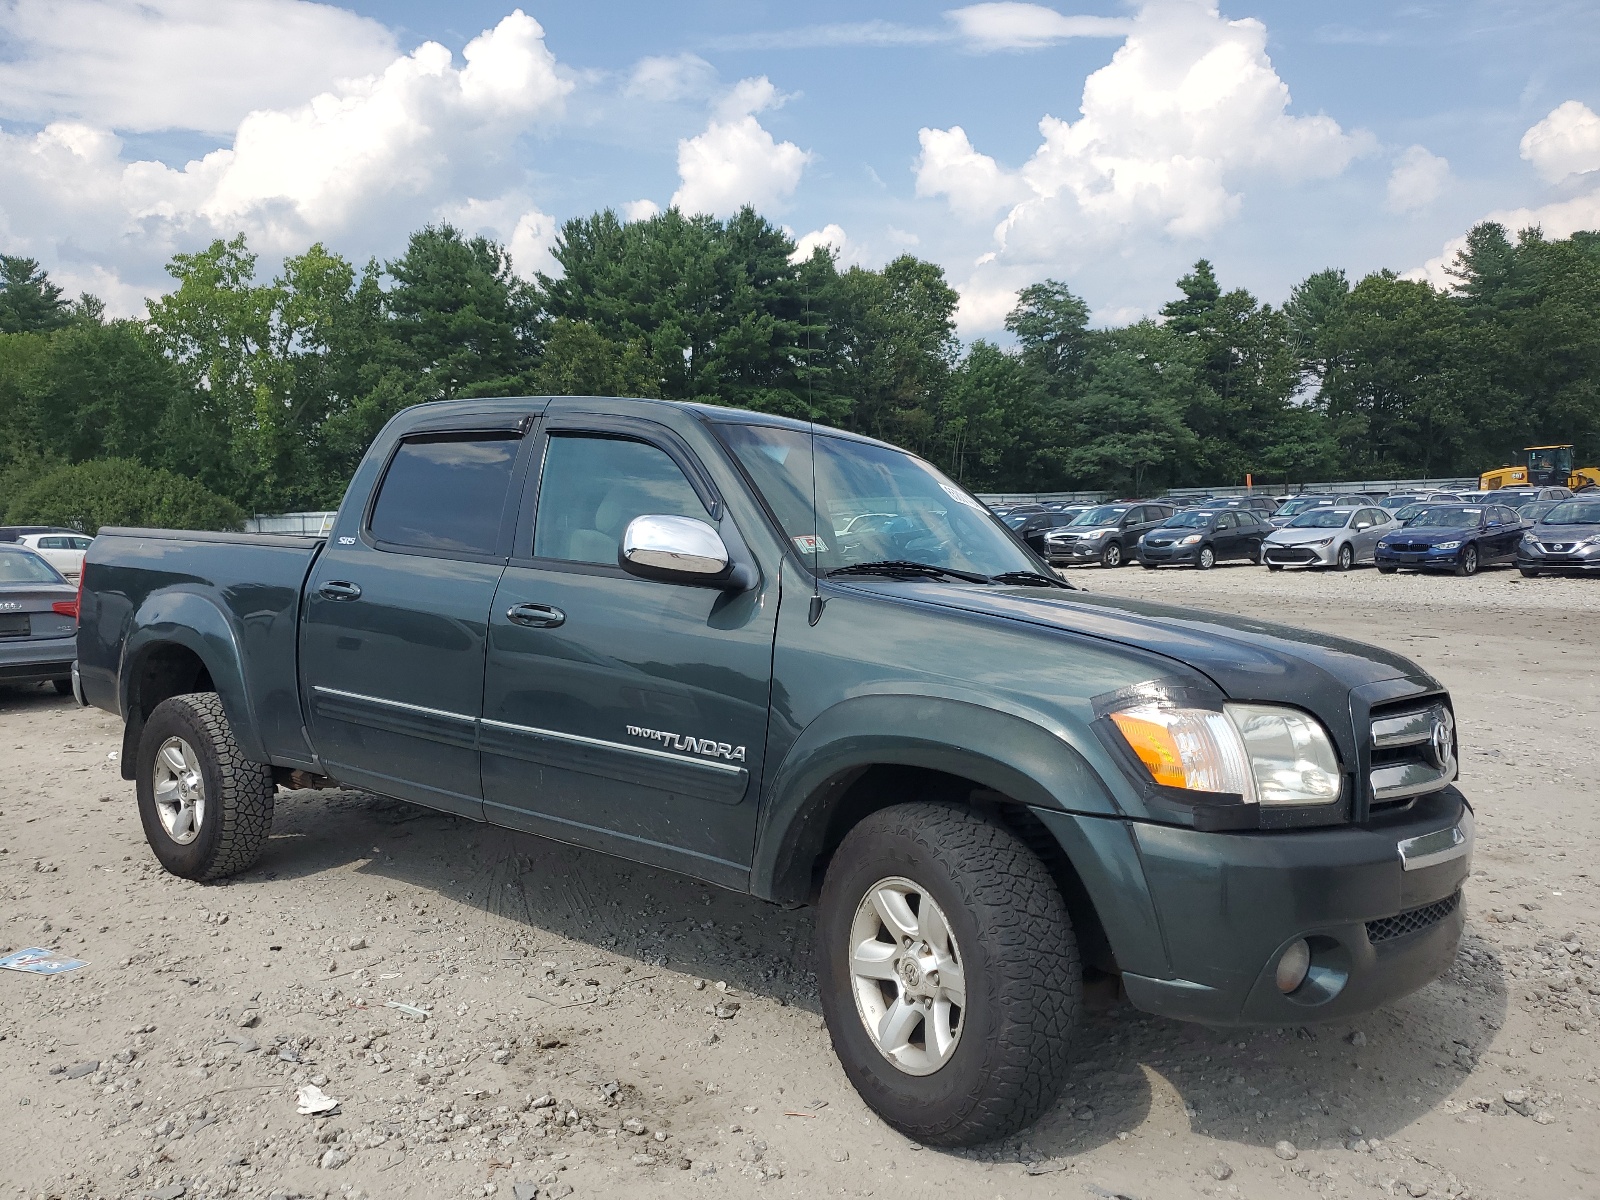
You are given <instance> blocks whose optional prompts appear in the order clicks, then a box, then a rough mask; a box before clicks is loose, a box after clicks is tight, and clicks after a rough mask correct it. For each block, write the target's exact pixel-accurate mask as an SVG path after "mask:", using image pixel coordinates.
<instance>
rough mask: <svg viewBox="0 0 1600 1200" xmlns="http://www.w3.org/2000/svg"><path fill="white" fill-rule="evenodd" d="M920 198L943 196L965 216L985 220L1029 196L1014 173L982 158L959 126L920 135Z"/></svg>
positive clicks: (918, 183) (918, 178) (918, 133)
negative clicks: (997, 211)
mask: <svg viewBox="0 0 1600 1200" xmlns="http://www.w3.org/2000/svg"><path fill="white" fill-rule="evenodd" d="M917 140H918V141H920V142H921V143H922V153H921V154H920V155H918V156H917V195H919V196H944V197H946V198H947V199H948V200H949V201H950V207H952V208H954V209H955V210H956V211H957V212H959V213H962V214H963V215H965V216H973V217H986V216H989V215H991V214H992V213H994V212H995V211H996V210H998V209H1003V208H1009V207H1011V205H1013V204H1015V203H1016V202H1017V201H1018V200H1021V199H1022V198H1023V197H1024V196H1026V195H1027V194H1028V185H1027V183H1026V182H1024V180H1023V179H1022V178H1021V176H1019V175H1017V174H1016V173H1015V172H1008V171H1003V170H1001V169H1000V164H999V163H997V162H995V160H994V159H992V158H990V157H989V156H988V155H987V154H979V153H978V152H977V151H976V150H974V149H973V147H972V142H971V141H969V140H968V138H967V131H966V130H964V129H962V128H961V126H959V125H952V126H951V127H950V128H949V129H922V130H919V131H918V132H917Z"/></svg>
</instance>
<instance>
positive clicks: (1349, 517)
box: [1261, 505, 1400, 571]
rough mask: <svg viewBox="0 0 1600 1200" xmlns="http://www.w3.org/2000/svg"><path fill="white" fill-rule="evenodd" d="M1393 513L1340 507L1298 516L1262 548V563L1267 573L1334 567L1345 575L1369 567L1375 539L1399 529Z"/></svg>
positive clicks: (1367, 507)
mask: <svg viewBox="0 0 1600 1200" xmlns="http://www.w3.org/2000/svg"><path fill="white" fill-rule="evenodd" d="M1399 527H1400V526H1399V522H1398V521H1396V520H1395V519H1394V515H1393V514H1392V513H1388V512H1385V511H1384V510H1383V509H1381V508H1379V507H1378V506H1377V505H1359V506H1357V505H1340V506H1338V507H1335V508H1314V509H1311V510H1310V511H1309V512H1304V513H1301V514H1300V515H1299V516H1297V517H1295V518H1294V519H1293V520H1292V521H1290V522H1289V524H1288V525H1286V526H1284V527H1283V528H1282V529H1275V530H1273V531H1272V532H1271V533H1270V534H1268V535H1267V540H1266V541H1265V542H1263V543H1262V544H1261V561H1262V562H1264V563H1266V564H1267V569H1268V570H1270V571H1281V570H1283V568H1284V567H1336V568H1338V569H1339V570H1341V571H1348V570H1349V569H1350V568H1351V567H1353V566H1355V565H1356V564H1357V563H1369V562H1371V561H1372V558H1373V554H1374V552H1375V550H1376V547H1377V545H1378V539H1379V538H1381V537H1382V536H1383V535H1384V534H1386V533H1389V532H1390V531H1392V530H1395V529H1398V528H1399Z"/></svg>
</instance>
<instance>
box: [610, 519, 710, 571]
mask: <svg viewBox="0 0 1600 1200" xmlns="http://www.w3.org/2000/svg"><path fill="white" fill-rule="evenodd" d="M617 563H618V565H619V566H621V567H622V569H623V570H624V571H627V572H628V573H629V574H630V575H638V576H640V577H641V578H644V579H656V580H661V581H663V582H667V583H698V584H706V585H711V586H722V585H723V584H726V583H729V582H730V577H731V576H732V575H734V574H735V573H736V572H734V571H733V570H732V564H731V560H730V556H729V554H728V547H727V544H726V543H724V542H723V540H722V535H721V534H720V533H718V532H717V531H716V529H715V528H713V527H712V526H711V525H710V524H709V523H708V522H706V521H701V520H698V519H697V518H695V517H675V516H667V515H664V514H649V513H647V514H646V515H644V516H641V517H635V518H634V519H633V520H632V521H630V522H628V528H627V529H626V530H625V531H624V532H623V535H622V546H621V548H620V549H619V550H618V552H617Z"/></svg>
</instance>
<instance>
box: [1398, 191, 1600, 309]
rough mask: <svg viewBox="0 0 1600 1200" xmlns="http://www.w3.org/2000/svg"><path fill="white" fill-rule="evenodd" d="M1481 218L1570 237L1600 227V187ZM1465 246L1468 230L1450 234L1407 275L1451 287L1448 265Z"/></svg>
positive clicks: (1513, 231)
mask: <svg viewBox="0 0 1600 1200" xmlns="http://www.w3.org/2000/svg"><path fill="white" fill-rule="evenodd" d="M1482 220H1483V221H1494V222H1497V223H1498V224H1501V225H1504V226H1505V227H1506V229H1507V230H1509V231H1510V232H1511V234H1512V236H1515V235H1516V234H1517V233H1518V232H1519V231H1521V230H1524V229H1533V228H1538V229H1542V230H1543V231H1544V235H1545V236H1546V237H1549V238H1565V237H1571V236H1572V235H1573V234H1575V233H1578V232H1580V231H1582V230H1590V229H1600V188H1595V189H1594V190H1592V191H1589V192H1587V193H1585V194H1584V195H1581V196H1573V197H1571V198H1570V199H1567V200H1558V201H1556V202H1555V203H1552V204H1544V205H1540V206H1538V207H1536V208H1502V209H1498V210H1496V211H1495V212H1492V213H1489V214H1488V215H1487V216H1485V217H1483V218H1482ZM1466 248H1467V237H1466V235H1465V234H1462V235H1461V236H1460V237H1456V238H1451V239H1450V240H1449V241H1448V242H1446V243H1445V245H1444V249H1443V250H1442V251H1440V253H1439V255H1438V256H1437V257H1436V258H1430V259H1429V260H1428V261H1427V262H1425V263H1424V264H1423V265H1422V266H1420V267H1418V268H1417V269H1416V270H1414V271H1408V272H1406V274H1405V278H1407V279H1425V280H1427V281H1428V282H1429V283H1431V284H1433V285H1434V286H1435V287H1449V286H1450V284H1451V282H1452V279H1451V276H1450V272H1449V270H1448V268H1449V267H1450V266H1451V265H1452V264H1453V263H1454V262H1455V260H1456V255H1457V254H1459V253H1460V252H1461V251H1462V250H1465V249H1466Z"/></svg>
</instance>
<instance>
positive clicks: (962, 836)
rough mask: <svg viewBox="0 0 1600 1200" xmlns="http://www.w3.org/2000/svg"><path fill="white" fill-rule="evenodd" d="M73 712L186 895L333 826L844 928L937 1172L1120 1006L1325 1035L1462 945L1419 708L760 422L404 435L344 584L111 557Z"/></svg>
mask: <svg viewBox="0 0 1600 1200" xmlns="http://www.w3.org/2000/svg"><path fill="white" fill-rule="evenodd" d="M74 682H75V687H76V689H77V695H78V697H79V700H80V701H81V702H83V703H86V704H93V705H97V706H99V707H101V708H104V709H106V710H108V711H110V712H114V713H116V714H118V715H119V716H120V717H121V718H122V719H123V721H124V722H125V728H126V732H125V736H124V742H123V753H122V768H123V775H124V777H125V778H128V779H131V780H133V781H134V783H135V785H136V787H137V792H138V802H139V811H140V815H141V819H142V821H143V824H144V829H145V833H146V836H147V837H148V839H149V842H150V845H151V847H152V849H153V850H154V852H155V854H156V856H157V858H159V859H160V861H161V863H162V864H163V865H164V866H165V867H166V869H167V870H169V871H171V872H174V873H176V874H178V875H181V876H184V877H186V878H189V879H198V880H207V879H216V878H219V877H221V876H225V875H229V874H231V873H234V872H238V871H242V870H244V869H246V868H248V867H249V866H250V865H251V864H252V863H253V862H255V861H256V858H257V856H258V855H259V853H260V852H261V849H262V846H263V844H264V841H265V839H266V837H267V835H268V832H269V829H270V826H271V822H272V807H273V797H274V794H275V792H276V790H277V789H278V788H279V787H330V786H342V787H347V788H360V789H366V790H369V791H373V792H377V793H381V794H382V795H385V796H393V797H398V798H401V799H404V800H408V801H413V802H415V803H417V804H424V805H428V806H431V807H433V808H436V809H442V810H444V811H446V812H451V813H456V814H458V815H460V816H463V817H467V818H470V819H472V820H475V821H485V822H488V823H490V824H493V825H498V826H501V827H504V828H506V829H513V830H519V831H524V832H527V833H533V834H538V835H541V836H544V837H548V838H555V839H557V840H560V841H563V842H567V843H571V844H573V845H576V846H584V847H588V848H590V849H593V850H601V851H604V852H606V853H609V854H614V855H617V856H620V857H623V858H627V859H630V860H633V861H637V862H643V863H650V864H653V865H655V866H658V867H665V868H669V869H671V870H674V871H680V872H683V873H685V874H688V875H693V876H696V877H698V878H700V879H704V880H708V881H710V882H712V883H715V884H719V885H721V886H723V887H727V888H734V889H738V890H740V891H747V892H750V893H753V894H754V895H756V896H758V897H762V898H764V899H767V900H772V901H776V902H784V903H807V902H809V903H814V904H816V906H817V910H818V911H817V920H816V930H817V941H816V947H815V962H816V971H817V977H818V985H819V990H820V997H821V1003H822V1007H823V1010H824V1013H825V1015H826V1018H827V1022H828V1028H829V1030H830V1032H831V1035H832V1038H833V1044H834V1046H835V1048H836V1050H837V1052H838V1054H839V1058H840V1060H841V1061H842V1063H843V1065H844V1068H845V1070H846V1072H847V1073H848V1074H849V1076H850V1079H851V1080H852V1082H853V1083H854V1085H855V1086H856V1087H857V1088H858V1089H859V1091H860V1092H861V1094H862V1096H863V1097H864V1098H865V1099H866V1100H867V1102H868V1103H869V1104H870V1105H872V1107H873V1108H874V1109H876V1110H877V1111H878V1112H879V1113H880V1114H882V1116H883V1117H884V1118H885V1119H886V1120H887V1121H889V1122H890V1123H891V1124H893V1125H894V1126H896V1127H897V1128H899V1129H901V1130H902V1131H904V1132H905V1133H907V1134H908V1135H910V1136H912V1137H914V1138H917V1139H920V1140H922V1141H924V1142H928V1143H931V1144H941V1145H959V1144H968V1143H973V1142H978V1141H982V1140H985V1139H989V1138H994V1137H997V1136H1000V1135H1003V1134H1006V1133H1009V1132H1011V1131H1013V1130H1016V1129H1018V1128H1020V1127H1021V1126H1023V1125H1025V1124H1026V1123H1028V1122H1030V1121H1032V1120H1033V1119H1034V1118H1036V1117H1037V1116H1038V1115H1039V1114H1040V1113H1041V1112H1042V1111H1044V1110H1045V1109H1046V1108H1047V1107H1048V1106H1049V1105H1050V1104H1051V1103H1052V1102H1053V1101H1054V1099H1055V1097H1056V1096H1057V1094H1058V1093H1059V1091H1060V1089H1061V1087H1062V1085H1063V1084H1064V1083H1065V1081H1066V1077H1067V1075H1068V1072H1069V1062H1070V1055H1069V1046H1070V1042H1071V1039H1072V1036H1073V1029H1074V1024H1075V1022H1076V1020H1077V1018H1078V1015H1079V1008H1080V1004H1081V999H1082V995H1083V988H1084V984H1085V981H1086V979H1099V978H1107V977H1115V978H1117V979H1118V980H1120V984H1121V987H1122V989H1123V991H1124V992H1125V994H1126V996H1127V998H1128V1000H1129V1001H1130V1002H1131V1003H1132V1004H1133V1005H1135V1006H1137V1007H1138V1008H1141V1009H1143V1010H1145V1011H1147V1012H1151V1013H1157V1014H1161V1015H1164V1016H1171V1017H1178V1018H1183V1019H1186V1020H1194V1021H1203V1022H1208V1023H1213V1024H1222V1025H1229V1024H1271V1023H1293V1024H1300V1023H1304V1022H1307V1021H1316V1020H1327V1019H1335V1018H1341V1017H1345V1016H1348V1015H1349V1014H1351V1013H1354V1012H1360V1011H1363V1010H1367V1009H1371V1008H1373V1007H1374V1006H1377V1005H1381V1004H1384V1003H1386V1002H1388V1001H1390V1000H1393V999H1395V998H1396V997H1398V996H1402V995H1404V994H1406V993H1408V992H1411V991H1413V990H1414V989H1416V988H1419V987H1421V986H1423V985H1424V984H1426V983H1428V982H1430V981H1432V980H1434V979H1436V978H1437V977H1438V976H1439V975H1440V974H1442V973H1443V972H1444V971H1445V970H1446V969H1447V968H1448V967H1449V965H1450V963H1451V962H1452V960H1453V959H1454V956H1455V953H1456V947H1457V943H1458V941H1459V939H1460V936H1461V928H1462V920H1463V913H1462V908H1461V887H1462V884H1463V882H1464V881H1465V879H1466V877H1467V874H1468V867H1469V860H1470V855H1471V848H1472V812H1471V809H1470V808H1469V807H1468V805H1467V803H1466V801H1465V800H1464V799H1463V798H1462V796H1461V793H1460V792H1459V791H1457V790H1456V788H1455V787H1454V786H1453V781H1454V779H1455V776H1456V761H1457V748H1456V738H1455V720H1454V716H1453V713H1452V709H1451V703H1450V698H1449V696H1448V695H1447V694H1446V693H1445V691H1444V690H1443V688H1442V687H1441V686H1440V685H1439V684H1438V682H1437V681H1435V680H1434V679H1432V678H1430V677H1429V676H1428V675H1427V674H1426V673H1425V672H1423V671H1422V670H1421V669H1420V668H1418V667H1417V666H1415V665H1414V664H1413V663H1411V662H1408V661H1407V660H1406V659H1404V658H1400V657H1398V656H1396V655H1394V654H1390V653H1388V652H1387V651H1384V650H1379V649H1376V648H1373V647H1371V646H1365V645H1361V644H1359V643H1355V642H1350V641H1344V640H1341V639H1338V638H1333V637H1327V636H1324V635H1321V634H1314V633H1306V632H1302V631H1299V630H1295V629H1289V628H1285V627H1282V626H1277V625H1271V624H1265V623H1262V622H1259V621H1252V620H1244V619H1241V618H1237V617H1229V616H1221V615H1217V614H1211V613H1203V612H1194V611H1190V610H1187V609H1180V608H1173V607H1167V606H1163V605H1159V604H1152V603H1144V602H1138V601H1130V600H1118V599H1109V598H1103V597H1097V596H1091V595H1086V594H1085V593H1083V592H1082V591H1079V590H1075V589H1073V588H1071V587H1068V586H1067V585H1066V584H1065V583H1063V582H1062V581H1061V580H1060V579H1059V578H1058V577H1056V576H1055V575H1054V574H1053V573H1051V572H1050V571H1049V569H1048V568H1047V567H1046V566H1045V565H1044V564H1043V563H1042V562H1041V561H1040V560H1039V559H1038V558H1036V557H1035V556H1034V554H1033V553H1032V552H1031V551H1030V550H1029V549H1028V548H1027V547H1026V546H1025V545H1023V544H1022V543H1021V542H1019V541H1018V540H1017V539H1016V538H1015V537H1014V536H1013V535H1012V534H1011V533H1010V531H1009V530H1007V529H1006V527H1005V526H1004V525H1003V524H1001V523H1000V522H999V521H998V520H997V519H995V518H994V516H993V515H992V514H991V513H989V512H988V510H986V509H985V508H984V507H983V506H982V505H981V504H979V503H978V501H977V500H975V499H974V498H973V497H972V496H971V495H970V494H969V493H968V492H967V491H966V490H964V489H963V488H961V487H959V486H957V485H956V484H954V483H952V482H951V481H950V480H949V479H947V478H945V477H944V476H943V475H941V474H940V473H939V472H938V471H936V470H935V469H934V468H932V467H931V466H929V465H928V464H927V463H925V462H923V461H921V460H920V459H918V458H916V457H914V456H913V455H910V454H907V453H905V452H903V451H901V450H898V449H896V448H895V447H893V446H888V445H885V444H883V443H881V442H876V441H873V440H871V439H868V438H864V437H859V436H856V435H854V434H849V433H844V432H841V431H838V430H833V429H825V428H817V427H813V426H811V425H808V424H806V423H804V422H797V421H792V420H787V419H783V418H777V417H772V416H767V415H763V414H760V413H752V412H741V411H737V410H732V409H725V408H717V407H713V406H701V405H693V404H674V403H667V402H663V401H654V400H623V399H606V398H593V397H559V398H532V399H502V400H468V401H449V402H443V403H437V404H428V405H422V406H418V407H415V408H410V409H407V410H406V411H404V412H402V413H400V414H399V415H398V416H396V417H395V418H394V419H393V420H392V421H391V422H390V423H389V424H388V426H387V427H386V428H385V429H384V430H383V432H382V433H381V434H380V435H379V436H378V438H377V440H376V442H375V443H374V444H373V446H372V448H371V450H370V451H369V452H368V454H367V456H366V458H365V459H364V460H363V461H362V464H361V466H360V468H359V470H358V471H357V472H356V475H355V478H354V480H353V481H352V482H351V484H350V488H349V491H348V492H347V494H346V496H345V499H344V503H343V506H342V507H341V508H340V510H339V514H338V517H337V519H336V520H335V521H334V523H333V527H332V530H331V532H330V534H329V536H328V537H327V538H326V539H325V540H311V539H304V538H294V537H280V536H268V535H254V536H253V535H248V534H215V533H184V532H175V531H170V530H150V529H107V530H102V531H101V535H100V536H99V537H98V538H97V539H96V540H95V542H94V545H93V547H92V548H91V549H90V551H89V554H88V559H87V563H86V565H85V568H84V574H83V596H82V618H81V625H80V629H79V634H78V662H77V666H76V674H75V681H74Z"/></svg>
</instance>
